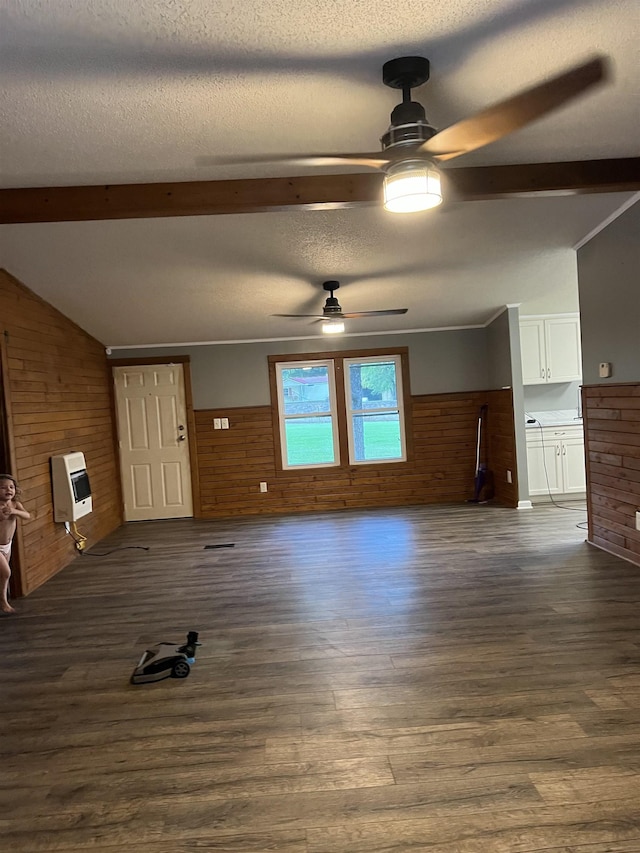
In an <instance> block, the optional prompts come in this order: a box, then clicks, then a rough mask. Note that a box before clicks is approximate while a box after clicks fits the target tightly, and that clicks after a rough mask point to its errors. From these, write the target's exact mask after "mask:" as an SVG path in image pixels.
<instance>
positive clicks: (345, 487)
mask: <svg viewBox="0 0 640 853" xmlns="http://www.w3.org/2000/svg"><path fill="white" fill-rule="evenodd" d="M485 402H486V403H488V404H489V417H488V424H487V432H486V438H487V441H488V448H489V453H490V458H489V467H490V468H491V467H492V464H493V461H492V457H493V459H495V462H496V468H495V471H494V483H495V492H496V496H497V498H498V499H499V500H500V501H501V502H504V503H506V504H507V505H509V506H516V505H517V485H516V483H515V476H514V483H513V484H507V483H506V469H507V468H509V469H510V470H512V471H513V472H515V465H516V463H515V440H514V434H513V403H512V399H511V391H510V390H504V391H502V390H501V391H490V392H472V393H469V394H437V395H428V396H419V397H413V398H412V401H411V424H410V425H409V427H410V429H411V431H412V434H413V458H412V459H411V460H410V461H409V462H407V463H401V464H385V465H378V466H366V467H360V466H349V467H347V468H339V469H336V468H334V469H330V468H325V469H316V470H311V471H293V472H292V471H286V472H283V471H278V470H277V463H276V456H275V441H274V434H273V420H272V412H271V407H270V406H258V407H254V408H242V409H224V410H222V409H221V410H217V409H209V410H201V411H197V412H196V413H195V414H196V431H197V448H198V463H199V472H200V500H201V507H202V515H203V516H204V517H209V518H211V517H224V516H232V515H254V514H259V513H264V514H277V513H288V512H313V511H316V512H319V511H322V510H338V509H343V508H352V507H376V506H402V505H409V504H431V503H457V502H462V501H466V500H468V499H469V498H472V497H473V494H474V474H475V459H476V435H477V423H478V412H479V408H480V406H481V405H482V404H483V403H485ZM216 417H228V418H229V427H230V428H229V429H228V430H214V428H213V419H214V418H216ZM261 481H266V482H267V484H268V491H267V492H266V493H261V492H260V489H259V484H260V482H261Z"/></svg>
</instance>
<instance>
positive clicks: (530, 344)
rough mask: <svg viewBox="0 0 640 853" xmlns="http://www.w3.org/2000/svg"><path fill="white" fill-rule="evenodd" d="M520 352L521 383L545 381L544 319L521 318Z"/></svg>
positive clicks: (530, 383) (529, 383)
mask: <svg viewBox="0 0 640 853" xmlns="http://www.w3.org/2000/svg"><path fill="white" fill-rule="evenodd" d="M520 352H521V356H522V382H523V384H524V385H540V384H542V383H543V382H546V381H547V360H546V358H545V332H544V320H523V321H522V322H521V323H520Z"/></svg>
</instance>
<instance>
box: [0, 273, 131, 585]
mask: <svg viewBox="0 0 640 853" xmlns="http://www.w3.org/2000/svg"><path fill="white" fill-rule="evenodd" d="M0 318H1V323H2V332H4V341H3V364H2V369H3V380H4V381H3V385H4V393H5V399H6V404H7V413H6V414H7V417H8V419H9V438H10V441H9V443H10V445H11V446H10V448H9V449H10V456H11V461H12V463H13V465H12V467H13V470H12V471H11V473H12V474H13V475H14V476H15V477H17V479H18V481H19V482H20V485H21V486H22V489H23V495H22V499H23V503H24V505H25V507H26V508H27V509H28V510H29V512H30V513H31V516H32V518H31V520H30V521H27V522H22V523H20V522H19V527H20V529H19V531H18V534H17V537H18V541H17V543H16V544H17V547H18V549H19V552H18V557H19V559H18V563H19V576H18V577H16V579H15V586H14V593H16V594H26V593H28V592H31V591H32V590H34V589H36V587H38V586H40V584H42V583H44V581H46V580H47V579H48V578H50V577H51V576H52V575H54V574H55V573H56V572H58V571H59V570H60V569H62V568H63V567H64V566H66V565H67V564H68V563H69V562H70V561H71V560H73V559H74V558H75V557H76V551H75V549H74V546H73V542H72V540H71V537H70V536H68V535H67V534H66V532H65V530H64V526H63V525H62V524H56V523H54V521H53V505H52V493H51V475H50V461H49V460H50V457H51V456H53V455H55V454H59V453H69V452H71V451H82V452H83V453H84V454H85V457H86V461H87V470H88V472H89V478H90V481H91V489H92V493H93V512H92V513H91V514H90V515H88V516H86V517H85V518H83V519H82V520H81V521H79V522H78V528H79V530H80V531H81V532H82V533H83V534H84V535H85V536H87V537H88V540H89V544H91V543H92V542H95V541H97V540H99V539H101V538H102V537H104V536H106V535H107V534H108V533H110V532H111V531H112V530H115V529H116V528H117V527H118V526H119V525H120V524H121V523H122V499H121V492H120V475H119V471H118V462H117V456H116V442H115V435H114V419H113V400H112V380H111V370H110V367H109V365H108V363H107V358H106V355H105V351H104V347H103V345H102V344H100V343H99V342H98V341H96V340H95V339H94V338H92V337H91V336H90V335H88V334H87V333H86V332H84V331H83V330H82V329H80V328H79V327H78V326H76V325H75V323H72V322H71V321H70V320H69V319H68V318H67V317H65V316H64V315H63V314H61V313H60V312H59V311H57V310H56V309H55V308H53V307H52V306H51V305H49V304H48V303H47V302H45V301H44V300H42V299H41V298H40V297H38V296H36V295H35V294H34V293H32V292H31V291H30V290H29V289H28V288H26V287H25V286H24V285H22V284H21V283H20V282H18V281H17V280H16V279H14V278H13V277H12V276H10V275H9V274H8V273H7V272H5V271H4V270H0ZM79 559H82V558H79Z"/></svg>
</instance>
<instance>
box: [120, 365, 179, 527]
mask: <svg viewBox="0 0 640 853" xmlns="http://www.w3.org/2000/svg"><path fill="white" fill-rule="evenodd" d="M113 375H114V382H115V389H116V414H117V419H118V441H119V446H120V466H121V472H122V490H123V495H124V515H125V519H126V520H127V521H146V520H148V519H154V518H185V517H188V516H191V515H193V504H192V498H191V468H190V463H189V442H188V440H187V408H186V403H185V394H184V375H183V370H182V365H181V364H153V365H132V366H131V367H114V369H113Z"/></svg>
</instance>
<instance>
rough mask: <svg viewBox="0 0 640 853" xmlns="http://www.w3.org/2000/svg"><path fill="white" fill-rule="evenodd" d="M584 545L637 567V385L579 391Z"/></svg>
mask: <svg viewBox="0 0 640 853" xmlns="http://www.w3.org/2000/svg"><path fill="white" fill-rule="evenodd" d="M582 396H583V413H584V435H585V447H586V465H587V500H588V505H589V541H590V542H592V543H593V544H594V545H597V546H598V547H600V548H603V549H604V550H606V551H610V552H611V553H613V554H617V555H618V556H621V557H625V558H626V559H628V560H630V561H631V562H633V563H636V564H637V565H640V531H638V530H636V529H635V514H636V511H637V510H638V508H640V384H638V383H625V384H618V385H609V384H607V385H588V386H585V387H584V388H583V389H582Z"/></svg>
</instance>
